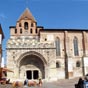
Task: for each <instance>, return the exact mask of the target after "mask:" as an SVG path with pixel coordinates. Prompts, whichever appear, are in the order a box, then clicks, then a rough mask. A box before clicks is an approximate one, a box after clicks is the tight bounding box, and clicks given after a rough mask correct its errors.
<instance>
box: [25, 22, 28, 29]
mask: <svg viewBox="0 0 88 88" xmlns="http://www.w3.org/2000/svg"><path fill="white" fill-rule="evenodd" d="M24 29H26V30H27V29H28V22H25V23H24Z"/></svg>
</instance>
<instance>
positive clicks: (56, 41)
mask: <svg viewBox="0 0 88 88" xmlns="http://www.w3.org/2000/svg"><path fill="white" fill-rule="evenodd" d="M55 45H56V56H60V55H61V52H60V39H59V38H58V37H56V39H55Z"/></svg>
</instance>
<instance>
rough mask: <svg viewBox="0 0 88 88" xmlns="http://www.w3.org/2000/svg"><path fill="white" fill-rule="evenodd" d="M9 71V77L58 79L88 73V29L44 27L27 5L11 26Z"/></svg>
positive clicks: (8, 56) (8, 45)
mask: <svg viewBox="0 0 88 88" xmlns="http://www.w3.org/2000/svg"><path fill="white" fill-rule="evenodd" d="M6 48H7V67H8V68H9V69H11V70H13V71H14V73H10V72H8V73H7V77H8V78H10V79H13V80H15V79H20V80H25V79H29V80H33V79H34V80H36V79H38V78H42V79H46V80H57V79H65V78H68V79H69V78H75V77H80V76H83V75H85V74H87V72H88V65H87V61H88V30H85V29H84V30H83V29H44V27H43V26H37V22H36V20H35V19H34V17H33V16H32V14H31V12H30V10H29V9H28V8H27V9H26V10H25V11H24V12H23V14H22V15H21V16H20V18H19V19H18V20H17V23H16V26H10V38H9V39H8V41H7V47H6Z"/></svg>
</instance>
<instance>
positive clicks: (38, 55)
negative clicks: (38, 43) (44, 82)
mask: <svg viewBox="0 0 88 88" xmlns="http://www.w3.org/2000/svg"><path fill="white" fill-rule="evenodd" d="M30 55H35V56H37V57H38V58H39V59H40V60H41V61H42V62H43V65H44V72H45V74H44V77H43V79H45V78H46V66H47V61H46V59H45V58H44V57H43V55H42V54H40V53H38V52H35V51H29V52H25V53H23V54H22V55H21V56H20V57H19V58H18V60H17V64H18V66H19V71H20V62H21V60H22V59H23V58H24V57H26V56H30ZM19 75H20V72H19ZM32 78H33V77H32Z"/></svg>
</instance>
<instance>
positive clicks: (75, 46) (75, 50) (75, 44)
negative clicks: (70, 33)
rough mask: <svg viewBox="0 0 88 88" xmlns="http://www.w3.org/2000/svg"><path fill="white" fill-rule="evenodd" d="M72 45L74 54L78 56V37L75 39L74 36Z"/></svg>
mask: <svg viewBox="0 0 88 88" xmlns="http://www.w3.org/2000/svg"><path fill="white" fill-rule="evenodd" d="M73 45H74V55H75V56H78V55H79V51H78V39H77V37H74V39H73Z"/></svg>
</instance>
